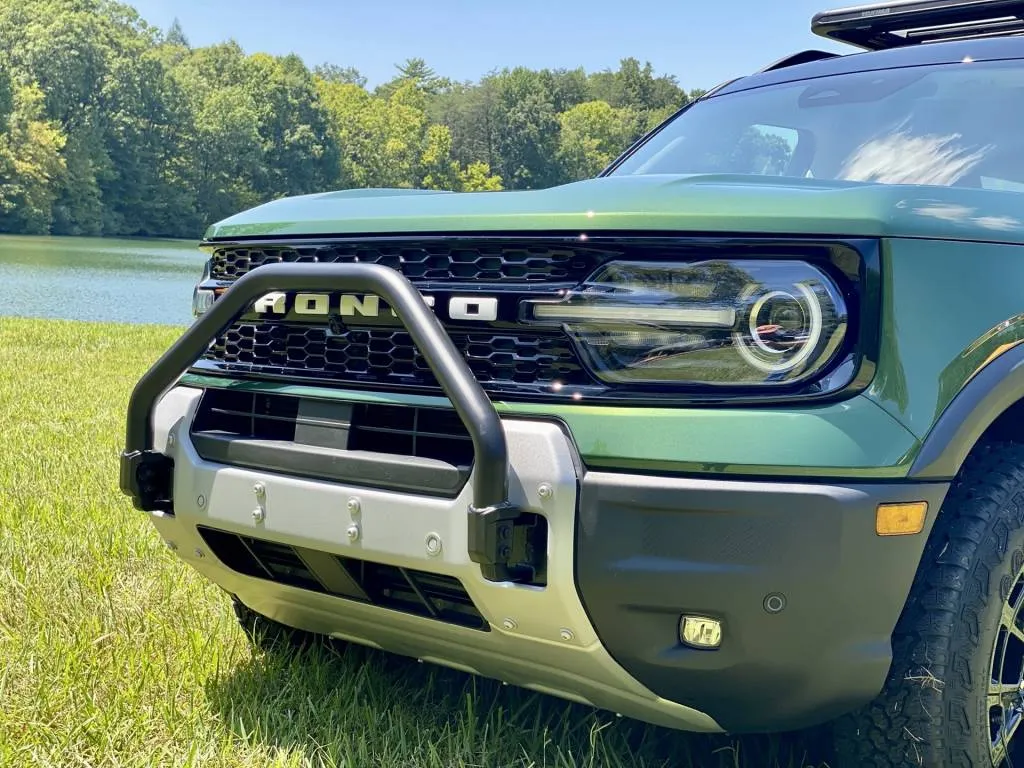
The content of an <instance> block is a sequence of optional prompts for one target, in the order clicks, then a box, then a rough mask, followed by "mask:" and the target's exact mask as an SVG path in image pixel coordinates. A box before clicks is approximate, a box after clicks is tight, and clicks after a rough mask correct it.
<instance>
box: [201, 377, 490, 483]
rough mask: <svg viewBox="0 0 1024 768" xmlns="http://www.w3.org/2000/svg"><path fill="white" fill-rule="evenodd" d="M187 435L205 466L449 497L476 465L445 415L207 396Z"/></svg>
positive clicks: (229, 394) (248, 395)
mask: <svg viewBox="0 0 1024 768" xmlns="http://www.w3.org/2000/svg"><path fill="white" fill-rule="evenodd" d="M191 435H192V438H193V443H194V444H195V447H196V450H197V452H198V453H199V455H200V456H201V457H202V458H204V459H206V460H208V461H215V462H219V463H225V464H234V465H236V466H245V467H250V468H254V469H263V470H267V471H271V472H281V473H284V474H293V475H298V476H305V477H315V478H317V479H323V480H335V481H340V482H348V483H353V484H358V485H364V486H369V487H379V488H393V489H396V490H409V491H414V492H420V493H425V494H432V495H442V496H449V497H454V496H456V495H457V494H458V492H459V491H460V490H461V488H462V486H463V485H464V484H465V481H466V479H467V478H468V477H469V474H470V470H471V468H472V464H473V441H472V439H471V438H470V436H469V433H468V432H467V431H466V428H465V427H464V426H463V425H462V421H461V420H460V419H459V416H458V414H457V413H456V412H455V411H454V410H450V409H444V408H417V407H409V406H398V405H380V404H376V403H349V402H344V401H337V400H320V399H315V398H306V397H292V396H290V395H279V394H263V393H258V392H240V391H235V390H230V389H208V390H206V391H205V392H204V393H203V397H202V400H201V402H200V404H199V409H198V410H197V412H196V416H195V419H194V420H193V422H192V429H191ZM410 458H411V459H415V460H421V461H409V459H410Z"/></svg>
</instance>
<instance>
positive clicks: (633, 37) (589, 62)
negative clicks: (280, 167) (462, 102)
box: [127, 0, 855, 90]
mask: <svg viewBox="0 0 1024 768" xmlns="http://www.w3.org/2000/svg"><path fill="white" fill-rule="evenodd" d="M127 2H130V3H131V4H132V5H134V6H135V7H136V8H137V9H138V11H139V13H140V14H141V15H142V17H143V18H144V19H145V20H146V21H148V22H149V23H150V24H152V25H154V26H156V27H159V28H161V29H164V30H166V29H167V27H169V26H170V24H171V23H172V21H173V20H174V19H175V18H177V19H178V20H179V21H180V22H181V25H182V27H183V29H184V31H185V35H186V36H187V37H188V39H189V42H190V43H191V44H192V45H193V46H205V45H209V44H211V43H216V42H222V41H224V40H227V39H234V40H236V41H237V42H238V43H239V44H240V45H241V46H242V47H243V48H244V49H245V50H246V51H247V52H250V53H255V52H257V51H263V52H266V53H272V54H278V55H280V54H287V53H297V54H299V56H301V57H302V58H303V60H304V61H305V62H306V64H307V66H309V67H313V66H314V65H316V64H320V63H331V64H338V65H341V66H353V67H355V68H356V69H358V70H359V71H360V72H362V74H363V75H365V76H366V77H367V78H368V79H369V85H370V86H371V87H372V86H375V85H377V84H379V83H381V82H385V81H387V80H389V79H390V78H391V77H392V76H393V75H394V74H395V72H396V70H395V65H396V64H399V63H401V62H403V61H405V60H406V59H409V58H417V57H418V58H422V59H424V60H425V61H426V62H427V64H428V65H429V66H430V67H432V68H433V69H434V71H435V72H436V73H437V74H438V75H442V76H444V77H449V78H452V79H453V80H477V79H479V78H480V77H481V76H483V75H485V74H486V73H487V72H489V71H492V70H496V69H502V68H504V67H514V66H526V67H530V68H531V69H541V68H545V67H548V68H552V69H557V68H576V67H579V66H582V67H583V68H584V69H586V70H587V71H599V70H602V69H606V68H607V69H615V68H617V67H618V62H619V60H620V59H623V58H626V57H629V56H632V57H635V58H637V59H639V60H640V62H641V63H643V62H645V61H649V62H650V63H651V65H652V66H653V67H654V69H655V71H656V72H657V73H658V74H671V75H675V76H676V78H677V79H678V81H679V85H680V86H681V87H683V88H685V89H687V90H690V89H692V88H704V89H708V88H711V87H713V86H714V85H716V84H718V83H719V82H722V81H724V80H727V79H730V78H732V77H736V76H739V75H743V74H748V73H750V72H753V71H756V70H758V69H761V68H762V67H764V66H766V65H767V64H770V63H771V62H773V61H775V60H777V59H780V58H782V57H783V56H787V55H789V54H791V53H796V52H797V51H800V50H804V49H807V48H819V49H822V50H830V51H842V50H844V49H843V48H842V47H840V46H839V45H838V44H836V43H831V42H829V41H827V40H824V39H822V38H820V37H817V36H816V35H814V34H812V33H811V31H810V23H811V17H812V16H813V15H814V14H815V13H816V12H818V11H822V10H826V9H831V8H833V7H843V6H847V5H852V4H855V3H853V2H849V0H833V1H832V2H831V3H829V2H828V0H710V1H709V2H695V0H644V2H638V3H636V4H635V5H634V4H633V3H631V2H629V0H625V1H623V0H617V2H612V0H504V1H503V2H499V1H498V0H433V1H432V2H431V1H430V0H377V1H376V2H374V1H373V0H370V1H369V2H367V1H366V0H362V2H352V0H127ZM822 3H824V5H823V4H822ZM847 50H853V49H847Z"/></svg>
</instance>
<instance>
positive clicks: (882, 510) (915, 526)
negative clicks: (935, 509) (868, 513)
mask: <svg viewBox="0 0 1024 768" xmlns="http://www.w3.org/2000/svg"><path fill="white" fill-rule="evenodd" d="M927 514H928V502H927V501H912V502H908V503H906V504H879V505H878V510H877V511H876V512H875V533H877V534H878V535H879V536H912V535H913V534H915V533H920V532H921V531H922V530H924V518H925V515H927Z"/></svg>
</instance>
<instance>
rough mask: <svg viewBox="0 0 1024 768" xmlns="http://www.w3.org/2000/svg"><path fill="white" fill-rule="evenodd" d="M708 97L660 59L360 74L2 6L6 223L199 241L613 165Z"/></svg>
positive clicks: (0, 127) (112, 11) (84, 5)
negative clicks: (335, 201)
mask: <svg viewBox="0 0 1024 768" xmlns="http://www.w3.org/2000/svg"><path fill="white" fill-rule="evenodd" d="M699 94H700V91H685V90H684V89H683V88H681V87H680V86H679V85H678V83H677V81H676V78H675V77H672V76H668V75H657V74H655V73H654V72H653V70H652V68H651V66H650V64H643V65H642V64H641V63H640V62H639V61H638V60H636V59H625V60H623V61H621V62H620V65H619V67H618V69H617V70H606V71H602V72H593V73H587V72H585V71H583V69H573V70H550V69H543V70H539V71H537V70H531V69H526V68H522V67H518V68H514V69H504V70H501V71H494V72H491V73H490V74H488V75H486V76H485V77H483V78H481V79H480V80H479V81H478V82H456V81H452V80H450V79H447V78H444V77H441V76H439V75H438V74H436V73H435V72H434V71H433V70H432V69H431V68H430V67H429V66H428V65H427V64H426V62H424V61H423V60H421V59H410V60H407V61H406V62H405V63H403V64H401V65H398V66H397V67H396V72H395V76H394V78H393V79H392V80H390V81H388V82H386V83H383V84H381V85H379V86H377V87H376V88H373V89H370V88H368V87H367V80H366V78H365V77H364V76H363V75H362V74H360V72H359V71H358V70H356V69H354V68H352V67H341V66H338V65H334V64H322V65H319V66H315V67H313V68H312V69H310V68H308V67H307V66H306V64H305V63H304V62H303V61H302V59H301V58H300V57H299V56H297V55H289V56H270V55H268V54H264V53H254V54H247V53H246V52H245V51H244V50H242V48H241V47H240V46H239V45H238V44H237V43H235V42H234V41H228V42H224V43H221V44H217V45H212V46H208V47H201V48H200V47H193V46H191V45H190V44H189V41H188V39H187V37H186V35H185V34H184V32H183V30H182V29H181V27H180V25H179V24H178V23H177V22H175V23H174V24H173V25H172V27H171V28H170V29H168V30H166V31H161V30H158V29H155V28H153V27H152V26H151V25H149V24H147V23H146V22H145V21H144V20H143V19H142V18H141V17H140V16H139V14H138V13H137V12H136V11H135V10H134V9H133V8H131V7H130V6H127V5H124V4H121V3H117V2H114V1H113V0H4V2H3V3H2V4H0V232H9V233H26V234H47V233H49V234H61V235H108V236H116V235H120V236H171V237H187V238H195V237H197V236H198V235H200V234H201V233H202V231H203V229H205V227H206V226H207V225H208V224H210V223H212V222H214V221H216V220H218V219H221V218H223V217H225V216H229V215H231V214H233V213H235V212H237V211H239V210H241V209H244V208H247V207H250V206H252V205H256V204H259V203H262V202H265V201H267V200H271V199H274V198H277V197H281V196H284V195H297V194H305V193H310V192H322V191H326V190H331V189H346V188H356V187H406V188H425V189H446V190H454V191H482V190H500V189H529V188H538V187H547V186H552V185H555V184H560V183H564V182H568V181H573V180H578V179H582V178H587V177H591V176H593V175H595V174H596V173H598V172H599V171H600V170H601V168H602V167H604V166H605V165H606V164H607V163H608V162H610V161H611V160H612V159H613V158H614V157H615V156H616V155H617V154H618V153H619V152H620V151H621V150H622V149H624V148H625V147H626V146H627V145H628V144H629V143H630V142H632V141H633V140H635V139H636V138H638V137H639V136H641V135H642V134H643V133H645V132H646V131H647V130H649V129H650V128H652V127H653V126H655V125H656V124H657V123H659V122H660V121H662V120H663V119H664V118H666V117H667V116H668V115H670V114H671V113H672V112H674V111H675V110H676V109H678V108H679V107H681V106H683V105H684V104H685V103H687V102H688V101H689V100H691V99H693V98H695V97H696V96H698V95H699Z"/></svg>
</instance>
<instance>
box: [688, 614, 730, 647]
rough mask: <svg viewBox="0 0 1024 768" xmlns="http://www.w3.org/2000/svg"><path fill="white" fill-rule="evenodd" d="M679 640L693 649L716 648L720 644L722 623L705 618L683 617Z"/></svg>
mask: <svg viewBox="0 0 1024 768" xmlns="http://www.w3.org/2000/svg"><path fill="white" fill-rule="evenodd" d="M679 639H680V640H682V641H683V642H684V643H686V644H687V645H690V646H693V647H694V648H704V649H710V648H718V646H720V645H721V644H722V622H720V621H719V620H718V619H712V618H709V617H707V616H683V617H682V618H681V619H680V620H679Z"/></svg>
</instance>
